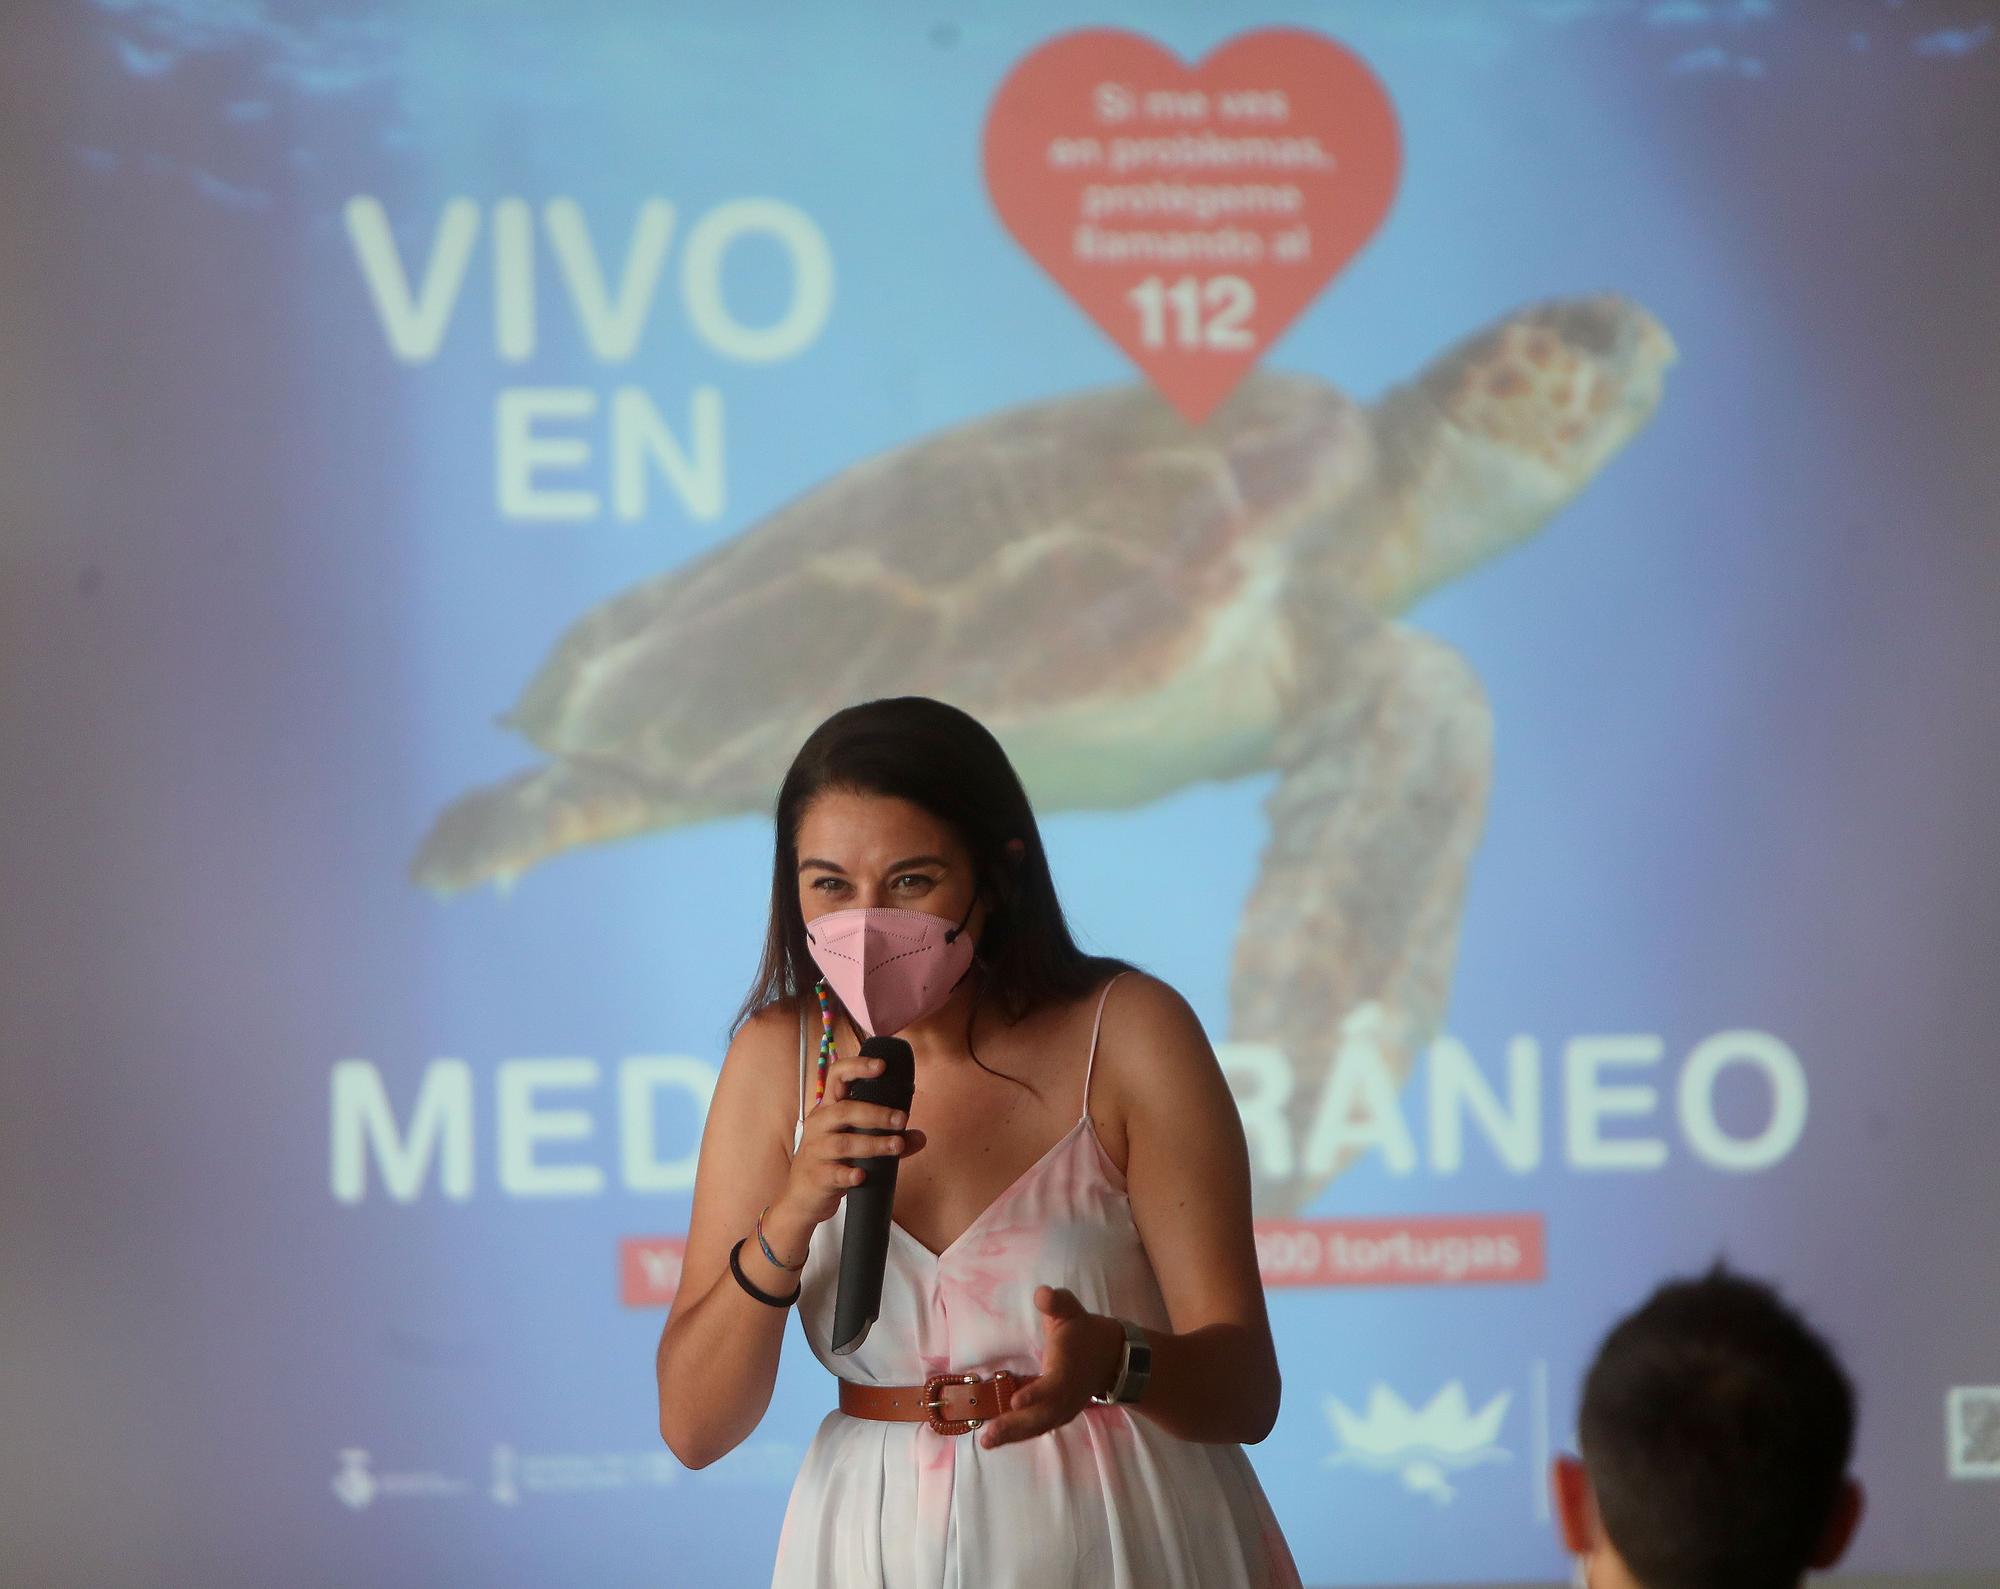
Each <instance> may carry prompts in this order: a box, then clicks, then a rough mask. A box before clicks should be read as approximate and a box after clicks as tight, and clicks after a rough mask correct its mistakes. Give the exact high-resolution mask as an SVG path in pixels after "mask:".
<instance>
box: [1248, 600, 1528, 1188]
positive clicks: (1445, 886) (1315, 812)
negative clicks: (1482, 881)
mask: <svg viewBox="0 0 2000 1589" xmlns="http://www.w3.org/2000/svg"><path fill="white" fill-rule="evenodd" d="M1335 627H1337V628H1344V629H1345V630H1346V633H1345V635H1344V636H1343V637H1342V638H1340V639H1339V640H1338V642H1337V643H1334V644H1332V645H1330V646H1329V645H1328V644H1327V641H1328V639H1329V635H1328V632H1327V627H1326V626H1325V624H1324V620H1323V619H1322V621H1321V625H1320V626H1318V628H1317V632H1316V633H1315V635H1314V643H1313V650H1314V652H1315V653H1316V657H1317V661H1316V665H1315V666H1314V667H1313V669H1312V671H1311V672H1310V674H1309V675H1308V676H1307V677H1305V678H1304V679H1303V680H1302V681H1301V690H1300V694H1299V697H1298V702H1299V704H1298V708H1297V709H1296V710H1295V711H1294V712H1292V713H1291V714H1290V715H1289V716H1288V718H1287V720H1286V722H1285V724H1284V726H1283V728H1282V729H1281V731H1280V737H1279V741H1278V745H1277V755H1276V761H1277V765H1278V767H1279V769H1280V776H1279V779H1278V785H1277V787H1276V789H1274V790H1273V791H1272V793H1271V796H1270V799H1269V801H1268V802H1267V804H1266V808H1265V809H1266V811H1267V813H1268V815H1269V817H1270V822H1271V840H1270V844H1269V847H1268V848H1267V849H1266V850H1265V853H1264V859H1263V867H1262V871H1261V872H1260V874H1259V876H1258V878H1257V882H1256V886H1255V887H1254V888H1253V890H1252V891H1251V895H1250V900H1249V903H1248V905H1247V906H1246V907H1245V909H1244V913H1243V922H1242V927H1241V930H1240V932H1239V933H1238V936H1237V940H1236V954H1235V963H1234V966H1233V968H1232V972H1231V977H1230V988H1229V994H1230V1012H1231V1038H1232V1041H1233V1043H1236V1044H1253V1045H1263V1046H1267V1047H1268V1048H1272V1049H1276V1050H1277V1051H1278V1052H1279V1053H1281V1054H1282V1055H1283V1056H1284V1059H1285V1060H1286V1061H1288V1062H1289V1073H1290V1077H1291V1085H1290V1091H1289V1094H1288V1096H1286V1097H1285V1099H1284V1101H1283V1103H1282V1106H1281V1108H1282V1114H1283V1118H1284V1124H1285V1127H1286V1128H1287V1131H1288V1135H1289V1153H1283V1152H1279V1153H1270V1152H1259V1153H1257V1154H1255V1155H1254V1156H1253V1158H1254V1160H1255V1161H1257V1162H1259V1163H1260V1164H1262V1165H1264V1166H1273V1165H1275V1167H1276V1168H1277V1169H1278V1170H1279V1172H1280V1173H1276V1174H1273V1173H1271V1171H1270V1169H1269V1168H1261V1169H1260V1170H1259V1172H1258V1173H1257V1174H1256V1175H1255V1178H1254V1184H1255V1206H1256V1212H1257V1213H1258V1214H1260V1215H1281V1214H1290V1213H1296V1212H1298V1211H1299V1210H1300V1209H1302V1208H1304V1207H1305V1206H1306V1205H1307V1204H1308V1203H1310V1202H1311V1201H1312V1199H1313V1198H1314V1196H1315V1195H1316V1194H1317V1193H1318V1192H1319V1190H1320V1189H1321V1188H1322V1187H1323V1186H1325V1185H1326V1184H1327V1182H1329V1181H1330V1180H1332V1179H1333V1177H1334V1176H1335V1175H1337V1174H1339V1173H1340V1171H1341V1170H1342V1169H1343V1168H1345V1167H1346V1164H1347V1163H1348V1162H1350V1161H1351V1160H1352V1159H1353V1158H1354V1157H1355V1156H1356V1151H1355V1149H1354V1148H1353V1147H1352V1146H1351V1143H1348V1142H1343V1133H1341V1132H1340V1131H1339V1130H1338V1129H1333V1130H1329V1129H1328V1128H1327V1123H1326V1122H1325V1121H1324V1120H1323V1119H1322V1110H1321V1106H1322V1104H1323V1103H1325V1102H1332V1103H1334V1104H1336V1105H1339V1104H1341V1103H1342V1102H1343V1101H1344V1100H1343V1099H1342V1098H1338V1097H1337V1098H1334V1099H1331V1100H1329V1099H1328V1098H1327V1096H1326V1095H1327V1091H1328V1083H1329V1081H1330V1079H1331V1077H1332V1073H1333V1069H1334V1060H1335V1057H1336V1055H1337V1054H1338V1053H1339V1052H1340V1050H1341V1049H1342V1047H1343V1045H1344V1044H1347V1045H1354V1044H1366V1045H1369V1046H1370V1048H1371V1049H1372V1053H1367V1054H1362V1055H1358V1056H1353V1057H1356V1058H1358V1059H1360V1060H1361V1061H1362V1062H1363V1063H1379V1068H1378V1070H1377V1072H1376V1074H1377V1075H1378V1076H1379V1075H1382V1074H1385V1073H1386V1075H1387V1077H1388V1079H1389V1083H1390V1084H1391V1085H1393V1086H1395V1087H1397V1088H1400V1086H1401V1084H1402V1082H1403V1080H1404V1079H1405V1078H1406V1077H1407V1076H1408V1074H1409V1071H1410V1067H1411V1063H1412V1061H1413V1059H1414V1057H1415V1054H1416V1052H1417V1050H1418V1049H1419V1048H1420V1047H1421V1046H1423V1045H1425V1044H1427V1043H1428V1042H1430V1041H1431V1039H1432V1038H1433V1037H1435V1036H1436V1034H1437V1030H1438V1027H1439V1024H1440V1022H1441V1021H1442V1020H1443V1018H1444V1010H1445V1003H1446V997H1447V994H1448V992H1449V988H1450V980H1451V968H1452V960H1453V956H1454V954H1455V952H1456V949H1457V942H1458V918H1459V909H1460V906H1461V904H1462V903H1463V900H1464V896H1465V880H1466V871H1467V867H1468V864H1469V863H1470V861H1471V858H1472V852H1473V849H1474V847H1475V845H1476V844H1477V842H1478V839H1479V833H1480V829H1481V827H1482V825H1483V822H1484V818H1485V810H1486V792H1487V788H1488V785H1489V782H1490V776H1491V766H1492V716H1491V713H1490V711H1489V709H1488V707H1487V704H1486V699H1485V695H1484V693H1483V691H1482V690H1481V689H1480V687H1479V683H1478V680H1477V679H1476V678H1475V677H1474V675H1473V673H1472V671H1471V669H1470V668H1469V667H1468V666H1467V664H1466V663H1465V661H1464V660H1463V659H1462V658H1461V657H1460V656H1459V655H1458V654H1457V653H1456V652H1455V651H1453V650H1451V649H1450V648H1449V647H1448V646H1445V645H1443V644H1442V643H1440V642H1438V641H1436V640H1432V639H1430V638H1428V637H1426V636H1424V635H1420V634H1418V633H1416V632H1414V631H1412V630H1408V629H1404V628H1402V627H1401V626H1399V625H1396V624H1390V623H1386V622H1380V621H1376V620H1373V619H1370V618H1366V617H1363V616H1360V615H1354V616H1353V617H1351V618H1349V619H1348V620H1346V621H1345V622H1344V623H1343V624H1339V625H1336V626H1335ZM1264 1079H1265V1081H1266V1082H1267V1083H1268V1082H1269V1081H1270V1080H1271V1076H1270V1073H1269V1067H1266V1074H1265V1078H1264ZM1351 1079H1352V1078H1351V1077H1350V1080H1351ZM1343 1090H1344V1089H1343ZM1239 1096H1241V1095H1240V1094H1239ZM1273 1102H1274V1101H1273V1100H1272V1099H1269V1098H1266V1099H1265V1100H1263V1102H1262V1107H1264V1108H1265V1109H1266V1118H1265V1119H1263V1120H1262V1121H1257V1120H1256V1119H1255V1109H1254V1108H1253V1106H1252V1105H1251V1104H1250V1103H1249V1102H1248V1101H1246V1113H1247V1114H1249V1115H1251V1117H1252V1121H1253V1124H1258V1125H1262V1126H1264V1127H1265V1128H1267V1129H1268V1128H1269V1127H1270V1125H1271V1122H1270V1120H1269V1118H1268V1110H1269V1108H1270V1107H1271V1106H1272V1105H1273ZM1344 1112H1346V1111H1343V1113H1344ZM1256 1135H1257V1132H1256V1131H1255V1130H1253V1132H1252V1136H1253V1139H1254V1138H1255V1137H1256ZM1258 1146H1259V1144H1258V1143H1256V1142H1255V1141H1254V1140H1253V1147H1258ZM1263 1146H1264V1147H1265V1148H1266V1149H1268V1148H1269V1147H1270V1146H1271V1145H1270V1144H1263ZM1280 1146H1282V1145H1280Z"/></svg>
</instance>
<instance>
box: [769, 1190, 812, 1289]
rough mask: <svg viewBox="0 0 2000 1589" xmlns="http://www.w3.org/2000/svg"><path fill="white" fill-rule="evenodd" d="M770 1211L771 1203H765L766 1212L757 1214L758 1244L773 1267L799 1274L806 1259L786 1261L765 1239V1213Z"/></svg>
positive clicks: (788, 1272)
mask: <svg viewBox="0 0 2000 1589" xmlns="http://www.w3.org/2000/svg"><path fill="white" fill-rule="evenodd" d="M770 1212H771V1205H770V1204H769V1203H766V1204H765V1205H764V1213H763V1214H759V1215H758V1216H757V1245H758V1246H759V1247H762V1248H763V1249H764V1256H765V1257H766V1258H768V1259H770V1260H771V1267H772V1268H773V1269H783V1270H784V1271H785V1272H786V1273H787V1274H797V1273H798V1272H799V1271H800V1270H801V1269H803V1268H805V1266H806V1261H805V1259H804V1258H801V1259H800V1260H799V1261H798V1262H797V1263H786V1262H785V1260H784V1259H782V1258H780V1257H779V1256H778V1255H777V1254H776V1253H774V1252H773V1251H771V1244H770V1243H769V1242H768V1241H766V1240H765V1239H764V1214H768V1213H770Z"/></svg>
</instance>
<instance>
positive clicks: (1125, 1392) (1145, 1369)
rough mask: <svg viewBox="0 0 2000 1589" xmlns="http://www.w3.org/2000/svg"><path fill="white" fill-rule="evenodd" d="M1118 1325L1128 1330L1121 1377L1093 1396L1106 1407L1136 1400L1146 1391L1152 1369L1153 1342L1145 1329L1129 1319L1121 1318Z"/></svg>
mask: <svg viewBox="0 0 2000 1589" xmlns="http://www.w3.org/2000/svg"><path fill="white" fill-rule="evenodd" d="M1118 1327H1119V1328H1120V1329H1122V1330H1123V1331H1124V1332H1125V1352H1124V1355H1123V1356H1122V1357H1120V1358H1119V1360H1118V1377H1117V1378H1116V1379H1114V1380H1113V1381H1112V1382H1111V1393H1110V1394H1109V1395H1106V1396H1092V1397H1091V1398H1090V1399H1091V1400H1092V1401H1094V1402H1096V1403H1097V1404H1098V1405H1099V1406H1103V1407H1113V1406H1124V1405H1127V1404H1129V1403H1131V1402H1135V1401H1137V1400H1138V1399H1139V1398H1140V1397H1141V1396H1143V1395H1145V1394H1146V1381H1147V1380H1148V1379H1149V1378H1151V1376H1152V1373H1153V1343H1152V1342H1151V1341H1149V1340H1147V1339H1146V1332H1145V1331H1144V1330H1142V1329H1140V1328H1139V1326H1138V1325H1136V1324H1134V1323H1133V1322H1132V1321H1131V1320H1130V1319H1120V1320H1119V1321H1118Z"/></svg>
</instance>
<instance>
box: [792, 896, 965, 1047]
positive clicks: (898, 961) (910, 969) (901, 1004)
mask: <svg viewBox="0 0 2000 1589" xmlns="http://www.w3.org/2000/svg"><path fill="white" fill-rule="evenodd" d="M971 919H972V906H971V905H969V904H968V905H967V906H966V907H965V916H964V918H963V919H962V920H960V922H959V923H958V925H957V926H955V927H954V926H953V925H952V924H951V922H950V921H949V920H948V919H946V918H945V917H943V916H933V915H931V914H929V913H928V912H926V911H921V910H901V909H897V908H895V907H892V906H883V905H871V906H865V907H861V908H857V909H854V910H834V911H828V912H827V913H826V914H825V915H824V916H820V917H817V918H815V919H814V920H812V921H809V922H807V923H806V942H807V944H808V945H809V946H810V947H811V949H812V957H813V961H814V963H815V964H816V965H818V967H819V969H820V973H821V975H823V976H824V977H825V978H826V981H827V986H829V987H830V988H832V989H833V991H834V992H835V993H837V994H838V995H839V996H840V1002H841V1004H842V1005H843V1006H845V1008H846V1010H847V1013H848V1014H849V1015H851V1016H852V1017H853V1018H854V1022H855V1024H856V1025H857V1026H859V1027H860V1028H861V1029H862V1030H863V1031H864V1032H866V1033H867V1034H868V1035H869V1036H871V1037H890V1036H893V1035H894V1034H895V1033H897V1032H900V1031H902V1030H903V1028H904V1027H906V1026H911V1025H914V1024H915V1023H916V1022H918V1021H921V1020H922V1019H923V1018H924V1017H925V1016H926V1015H929V1014H931V1013H932V1012H933V1011H935V1010H937V1009H938V1008H939V1007H940V1006H942V1005H943V1003H944V1001H945V1000H946V999H948V998H950V997H951V990H952V989H953V988H955V987H957V986H958V979H959V978H960V977H962V976H964V975H965V968H966V967H967V966H969V965H971V964H972V938H971V936H970V935H969V934H968V933H967V932H966V930H965V923H966V922H967V921H969V920H971Z"/></svg>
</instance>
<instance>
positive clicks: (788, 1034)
mask: <svg viewBox="0 0 2000 1589" xmlns="http://www.w3.org/2000/svg"><path fill="white" fill-rule="evenodd" d="M803 1002H804V1001H803V1000H802V999H800V998H797V997H793V998H784V999H774V1000H772V1002H771V1003H769V1004H766V1005H764V1006H763V1007H762V1008H761V1009H758V1010H756V1011H753V1012H752V1013H751V1015H750V1016H749V1018H748V1019H747V1020H745V1021H744V1023H743V1024H742V1025H741V1026H739V1027H738V1028H737V1029H736V1035H735V1036H734V1037H733V1038H731V1039H730V1042H729V1052H728V1053H727V1054H726V1055H724V1057H723V1062H722V1077H721V1079H720V1081H719V1082H718V1083H717V1084H716V1092H717V1102H719V1103H724V1104H725V1106H727V1105H729V1104H736V1105H739V1106H749V1112H752V1113H755V1114H759V1115H768V1116H769V1117H770V1119H771V1120H773V1121H776V1120H778V1119H779V1118H780V1117H782V1119H783V1121H784V1123H785V1125H786V1126H787V1130H788V1134H787V1135H786V1138H785V1141H786V1142H787V1143H789V1142H790V1141H791V1137H790V1135H789V1126H790V1123H791V1121H792V1119H793V1118H794V1114H795V1111H796V1109H797V1106H798V1076H799V1018H800V1009H801V1005H802V1004H803Z"/></svg>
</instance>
